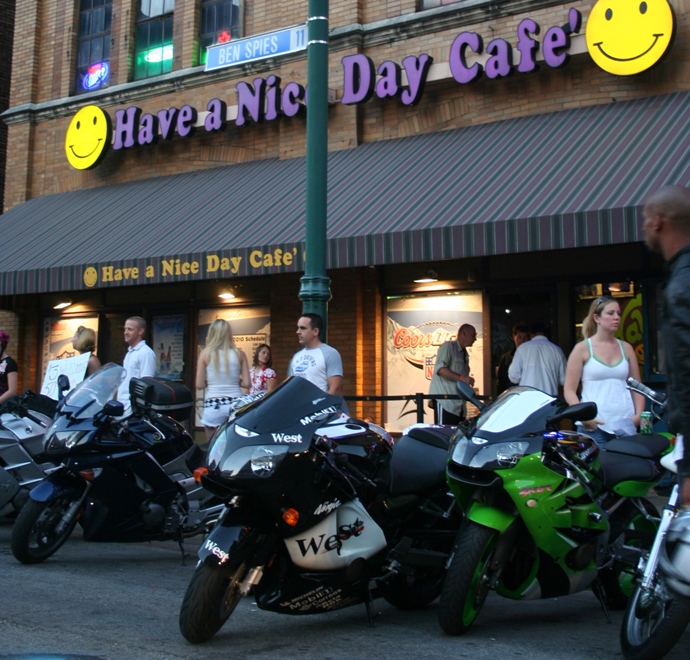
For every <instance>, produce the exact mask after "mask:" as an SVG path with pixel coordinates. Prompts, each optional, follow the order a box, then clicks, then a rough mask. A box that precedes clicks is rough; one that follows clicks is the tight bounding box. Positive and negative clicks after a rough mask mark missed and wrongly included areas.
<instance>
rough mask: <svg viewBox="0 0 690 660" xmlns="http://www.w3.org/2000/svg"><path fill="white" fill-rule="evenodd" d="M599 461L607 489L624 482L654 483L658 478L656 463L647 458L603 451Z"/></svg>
mask: <svg viewBox="0 0 690 660" xmlns="http://www.w3.org/2000/svg"><path fill="white" fill-rule="evenodd" d="M599 459H600V461H601V472H602V477H603V481H604V485H605V486H606V488H613V487H614V486H615V485H616V484H619V483H621V482H623V481H653V480H654V479H655V478H656V476H657V470H656V469H655V467H654V463H653V462H652V461H650V460H649V459H647V458H640V457H638V456H630V455H625V454H619V453H616V452H608V451H602V452H600V454H599Z"/></svg>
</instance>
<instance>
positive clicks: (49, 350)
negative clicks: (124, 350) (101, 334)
mask: <svg viewBox="0 0 690 660" xmlns="http://www.w3.org/2000/svg"><path fill="white" fill-rule="evenodd" d="M79 326H84V327H85V328H90V329H91V330H93V331H94V334H95V335H96V346H98V317H96V316H91V317H78V318H60V319H54V318H48V319H45V320H44V321H43V351H42V355H41V380H42V379H43V377H44V376H45V373H46V369H47V368H48V363H49V362H51V361H52V360H64V359H65V358H71V357H75V356H76V355H79V351H77V350H76V349H75V348H74V346H72V338H73V337H74V333H75V332H76V331H77V328H78V327H79Z"/></svg>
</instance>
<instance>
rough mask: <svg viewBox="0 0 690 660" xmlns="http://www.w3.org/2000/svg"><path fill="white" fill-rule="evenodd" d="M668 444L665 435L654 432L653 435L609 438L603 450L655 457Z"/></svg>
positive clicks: (642, 456)
mask: <svg viewBox="0 0 690 660" xmlns="http://www.w3.org/2000/svg"><path fill="white" fill-rule="evenodd" d="M668 445H669V440H668V438H667V437H666V436H663V435H659V434H656V433H655V434H653V435H641V434H638V435H631V436H627V437H625V438H616V439H615V440H609V442H607V443H606V447H605V449H604V451H610V452H614V453H616V454H627V455H628V456H639V457H640V458H657V457H658V456H659V455H660V454H661V452H663V451H665V450H666V449H667V448H668Z"/></svg>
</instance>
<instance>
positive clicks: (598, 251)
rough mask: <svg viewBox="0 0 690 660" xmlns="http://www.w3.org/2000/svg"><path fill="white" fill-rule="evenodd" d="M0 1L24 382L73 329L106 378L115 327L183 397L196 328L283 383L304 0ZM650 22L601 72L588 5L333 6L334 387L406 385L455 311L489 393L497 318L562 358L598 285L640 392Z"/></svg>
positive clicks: (396, 421) (654, 159)
mask: <svg viewBox="0 0 690 660" xmlns="http://www.w3.org/2000/svg"><path fill="white" fill-rule="evenodd" d="M16 4H17V12H16V25H15V34H16V35H22V38H21V39H20V40H17V42H16V43H15V49H14V59H13V63H14V64H13V69H12V87H11V96H10V102H9V110H8V111H6V112H5V113H4V114H3V115H2V118H3V120H4V121H5V123H6V124H7V125H8V140H9V156H8V160H7V162H8V174H7V181H6V187H5V194H4V210H5V215H4V217H2V218H1V219H0V230H1V231H2V234H3V236H4V237H9V242H10V244H11V245H13V246H14V247H15V250H13V252H12V255H11V258H8V259H3V266H2V267H0V310H4V311H2V312H0V314H1V316H0V323H7V322H12V323H14V324H15V326H16V327H17V332H16V333H15V334H16V335H17V336H18V341H17V343H15V344H13V354H14V355H15V357H16V358H17V359H18V362H20V365H21V367H20V368H21V373H20V382H21V386H22V387H29V386H30V387H38V386H39V384H40V381H41V375H42V373H43V369H44V368H45V365H46V361H47V360H48V359H52V358H54V357H56V355H57V353H56V351H59V350H60V349H61V348H62V347H63V346H67V344H65V338H64V336H62V338H61V335H60V332H61V331H60V328H61V327H62V328H63V331H64V332H68V331H69V328H71V326H70V323H72V324H74V323H77V322H81V320H83V319H89V322H91V323H92V324H93V325H94V326H95V328H96V329H97V330H98V335H99V345H98V352H99V354H100V356H101V358H102V359H103V360H115V361H119V360H120V359H121V357H122V354H123V352H124V348H123V345H122V342H121V332H120V328H121V325H122V323H123V320H124V319H125V318H126V317H127V316H128V315H131V314H140V315H142V316H145V317H146V318H147V319H148V320H149V321H150V322H151V329H152V335H153V336H152V340H153V341H152V344H153V345H154V348H157V347H158V345H159V344H163V345H164V346H163V347H162V348H163V352H165V345H167V341H168V335H165V332H169V330H164V328H166V327H167V326H166V323H167V324H168V325H169V324H170V323H172V324H173V325H174V327H175V328H176V330H175V331H174V333H175V335H174V337H175V338H174V339H173V340H172V341H173V343H174V344H175V346H176V349H175V350H176V351H177V359H178V363H179V364H178V368H177V369H176V370H173V371H175V374H176V375H177V376H179V377H180V378H182V379H183V380H185V381H186V382H187V383H188V384H191V383H192V382H193V376H194V374H193V368H190V367H191V365H194V363H195V359H196V350H197V345H198V344H199V343H200V333H201V335H203V330H201V329H202V328H203V327H204V326H205V324H206V322H207V319H208V318H212V317H213V315H214V314H216V315H217V314H221V315H227V317H228V318H229V319H230V320H231V322H232V323H233V327H234V328H235V332H236V333H237V334H238V335H241V336H242V337H243V339H244V340H245V341H246V342H247V344H246V345H247V346H248V347H249V346H250V345H251V343H252V341H254V340H258V337H259V336H261V337H268V336H270V343H271V345H272V347H273V352H274V356H275V359H274V362H275V365H274V366H275V367H276V369H277V371H278V373H279V374H284V373H285V370H286V367H287V364H288V361H289V359H290V357H291V355H292V354H293V353H294V351H295V350H296V349H297V348H298V345H297V343H296V341H295V338H294V325H295V320H296V319H297V317H298V316H299V313H300V309H301V303H300V301H299V299H298V297H297V294H298V291H299V277H300V273H301V271H302V270H303V268H304V259H305V255H304V226H303V225H304V183H305V166H304V156H305V148H306V139H305V133H306V131H305V126H306V120H305V114H304V103H305V94H304V87H305V86H306V84H307V79H306V78H307V73H306V71H307V67H306V51H305V49H304V48H305V46H306V43H305V32H304V30H303V25H304V21H305V19H306V17H307V14H308V9H307V2H306V0H303V1H298V2H293V3H288V4H287V5H282V6H281V9H280V12H276V11H274V10H273V8H274V5H273V4H270V3H268V2H265V1H262V0H174V1H173V0H160V1H158V0H74V1H70V2H67V3H65V2H57V1H56V0H39V1H38V2H35V1H31V2H29V1H28V0H17V3H16ZM643 4H645V12H647V9H646V7H647V5H646V3H643ZM649 4H650V8H651V9H650V10H649V15H650V16H652V15H653V16H657V14H655V13H654V12H657V9H658V8H657V6H656V3H649ZM659 4H660V5H664V6H666V7H669V6H670V7H672V8H673V13H670V10H668V11H667V12H666V13H664V12H663V11H661V10H659V11H661V14H660V15H662V17H664V16H665V17H666V19H667V20H668V16H671V27H672V28H673V29H674V31H675V37H674V39H673V40H672V41H670V44H669V45H668V48H666V47H665V46H664V48H662V49H661V50H660V51H659V53H658V55H655V58H656V59H658V60H659V61H656V59H654V60H653V61H651V63H649V62H647V63H646V64H645V68H643V69H641V70H640V71H639V72H638V71H633V70H631V69H629V70H623V71H622V72H621V71H618V72H611V71H609V70H606V69H604V68H602V67H601V65H600V63H599V62H598V61H597V60H596V59H595V58H596V53H597V52H598V51H597V50H596V48H597V47H595V46H593V45H591V43H589V42H588V37H587V29H588V23H589V22H590V18H591V16H592V15H593V12H594V5H595V3H594V2H592V1H590V0H587V1H575V2H570V3H563V2H552V1H548V0H508V1H507V2H502V3H495V2H488V1H486V2H485V1H482V0H460V1H458V2H453V1H452V0H402V1H396V2H393V1H383V2H348V1H347V0H332V1H331V2H330V7H329V13H330V37H329V44H330V56H329V88H330V89H331V103H330V105H329V133H328V150H329V166H328V167H329V207H328V208H329V210H328V223H329V224H328V228H329V229H328V232H329V239H328V268H329V271H328V274H329V276H330V277H331V290H332V294H333V298H332V300H331V302H330V304H329V338H328V339H329V343H331V344H332V345H334V346H336V347H337V348H338V349H339V350H340V351H341V353H342V355H343V358H344V363H345V372H346V373H345V386H344V387H345V394H347V395H355V396H365V395H376V394H389V395H397V394H409V393H412V392H414V391H426V390H424V388H425V387H426V388H428V371H427V367H428V364H429V360H430V359H431V358H432V357H433V351H434V349H433V347H434V346H436V345H438V343H439V341H441V340H442V339H443V338H444V337H447V336H449V335H450V334H452V328H453V327H457V324H458V323H459V322H462V321H463V320H467V319H471V320H472V322H474V323H475V324H477V326H478V329H479V330H480V335H481V341H480V342H478V344H477V346H475V347H474V353H473V361H474V362H473V364H474V369H475V372H476V373H475V375H476V376H477V377H478V381H479V383H480V389H482V391H483V393H486V394H490V393H491V389H492V377H493V369H494V367H495V365H496V362H497V359H498V356H500V354H501V353H502V352H503V351H504V350H505V348H506V347H507V346H509V343H510V338H509V329H510V327H511V325H512V324H513V323H514V322H517V321H534V320H543V321H545V322H547V323H548V324H550V327H551V334H552V338H553V339H554V340H555V341H557V342H558V343H559V344H560V345H561V346H562V347H563V349H564V350H565V351H566V353H567V352H569V350H570V348H571V347H572V345H573V344H574V342H575V341H576V336H577V326H578V323H579V319H581V318H582V317H583V316H584V311H583V310H586V307H587V306H588V302H589V299H591V298H592V297H596V296H598V295H601V294H602V293H605V292H611V293H613V294H614V295H616V296H620V298H621V302H622V303H623V307H624V308H625V310H627V312H625V316H626V325H625V327H624V332H625V333H627V334H626V338H627V339H628V340H632V343H634V344H635V346H636V349H637V350H638V354H639V356H640V360H641V361H642V362H643V363H644V370H645V371H644V373H645V377H646V378H647V379H648V380H655V379H663V373H662V368H661V365H660V364H659V360H658V357H657V347H656V344H655V337H656V331H655V322H656V318H655V314H654V313H652V312H651V311H650V310H654V308H655V295H656V290H657V284H658V281H659V278H660V275H661V270H660V264H659V263H658V262H657V261H656V260H655V259H654V258H653V257H651V256H650V255H649V254H648V253H647V252H646V251H645V249H644V247H643V245H642V243H641V231H640V226H641V205H642V203H643V200H644V197H645V195H646V194H647V193H648V192H649V191H650V190H652V189H654V188H656V187H658V186H659V185H662V184H665V183H679V184H682V185H688V184H690V158H688V147H690V129H689V128H688V126H687V122H686V121H685V120H684V117H686V116H687V112H688V106H689V104H690V97H689V96H688V89H689V88H690V57H689V56H688V44H690V15H689V10H690V2H689V1H688V0H671V2H670V5H665V3H664V2H660V3H659ZM640 11H641V10H640ZM616 18H617V17H616ZM637 18H638V17H636V19H635V20H637ZM606 20H607V21H608V20H609V19H606ZM655 20H656V19H655ZM659 20H661V19H659ZM602 21H603V19H602ZM592 24H593V25H594V23H592ZM606 25H608V24H605V25H604V27H606ZM671 27H669V26H668V25H667V26H666V28H664V29H665V30H666V33H667V34H669V35H670V31H671ZM281 35H282V36H281ZM285 35H287V36H285ZM283 38H285V39H289V43H288V42H285V43H286V44H287V45H284V44H283V42H282V41H281V39H283ZM620 39H622V42H621V43H619V44H618V46H620V47H621V48H623V50H625V52H626V53H627V52H628V51H627V50H626V49H629V48H634V47H635V44H633V45H632V46H631V45H630V44H629V43H628V42H627V41H626V38H625V37H624V36H623V37H620ZM669 40H670V36H669ZM590 41H591V40H590ZM662 41H663V39H662ZM655 43H656V42H655ZM207 46H210V48H209V50H208V51H207V50H206V47H207ZM482 46H483V47H482ZM645 48H646V46H645ZM664 51H665V52H664ZM630 52H632V51H630ZM592 53H594V54H592ZM662 54H663V57H662V56H661V55H662ZM635 57H637V56H635ZM618 59H619V60H621V61H623V60H625V61H628V60H630V61H632V60H633V59H635V58H634V57H632V56H631V57H630V58H618ZM631 66H632V65H631ZM480 68H481V69H482V70H483V75H481V76H479V75H476V74H477V73H478V71H479V70H480ZM628 74H630V75H628ZM94 108H95V109H94ZM78 113H86V114H79V115H78ZM89 113H90V114H89ZM77 115H78V116H77ZM86 120H88V122H91V123H92V124H93V126H97V125H98V126H103V127H104V128H103V133H102V135H103V136H105V137H104V138H103V145H105V146H102V147H99V149H100V151H99V152H98V153H97V154H96V156H94V157H93V158H91V156H90V155H89V159H91V160H90V162H89V163H88V165H89V167H82V165H83V163H81V162H79V161H78V159H77V160H75V158H74V156H72V157H70V154H69V153H68V151H67V150H68V149H69V148H70V145H72V146H73V144H74V143H73V141H72V142H70V140H71V139H72V138H73V137H74V136H75V135H76V132H78V131H80V130H82V128H83V127H84V126H85V125H86ZM99 121H100V122H105V123H104V124H98V122H99ZM106 127H107V128H106ZM111 129H112V133H111V132H110V131H111ZM70 131H71V133H70ZM70 135H71V136H72V137H71V138H70V137H68V136H70ZM89 135H91V134H89ZM98 135H100V134H98ZM98 135H96V138H97V137H98ZM74 153H75V152H74V150H73V151H72V154H74ZM89 153H91V152H89ZM87 160H88V159H87ZM306 258H308V256H307V257H306ZM429 273H431V275H433V277H431V278H429V279H432V280H434V281H432V282H419V281H415V280H420V279H422V278H421V275H428V274H429ZM229 290H232V293H233V295H234V296H235V297H234V298H232V299H231V302H229V303H226V302H219V298H218V295H219V294H220V293H228V291H229ZM62 299H65V301H64V302H69V303H70V305H69V306H68V307H65V308H63V309H62V310H59V311H58V310H55V309H54V307H55V305H56V304H57V303H59V302H62V301H63V300H62ZM625 310H624V311H625ZM249 319H259V320H258V321H256V322H254V323H253V325H252V322H250V321H249ZM164 320H165V321H164ZM61 323H62V325H61ZM431 333H435V334H434V335H433V338H432V334H431ZM156 334H157V335H158V337H156ZM164 336H165V339H163V341H159V339H160V338H163V337H164ZM252 337H253V338H254V339H252ZM405 369H408V370H409V369H411V370H412V372H411V375H409V377H408V375H405V374H406V373H407V372H404V370H405ZM425 379H426V380H425ZM401 405H402V404H401ZM356 411H357V413H358V414H361V415H371V416H372V417H374V418H375V419H385V421H386V422H387V423H388V424H389V425H390V426H391V428H399V427H400V426H401V425H402V424H404V423H405V420H406V419H410V418H409V417H406V416H405V415H404V414H403V413H404V412H406V411H407V410H406V409H405V410H402V409H400V408H395V409H393V408H390V407H389V408H387V409H385V408H384V406H382V405H381V404H373V403H361V404H356Z"/></svg>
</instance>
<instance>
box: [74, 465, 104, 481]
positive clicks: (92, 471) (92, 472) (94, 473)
mask: <svg viewBox="0 0 690 660" xmlns="http://www.w3.org/2000/svg"><path fill="white" fill-rule="evenodd" d="M101 472H103V468H87V469H86V470H79V474H80V475H81V476H82V477H83V478H84V479H86V481H93V480H94V479H96V478H97V477H99V476H100V475H101Z"/></svg>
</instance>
